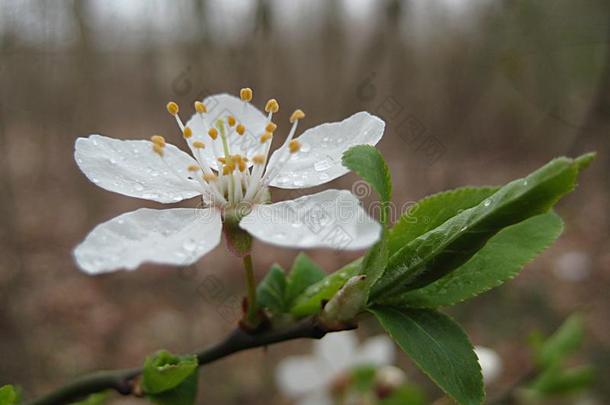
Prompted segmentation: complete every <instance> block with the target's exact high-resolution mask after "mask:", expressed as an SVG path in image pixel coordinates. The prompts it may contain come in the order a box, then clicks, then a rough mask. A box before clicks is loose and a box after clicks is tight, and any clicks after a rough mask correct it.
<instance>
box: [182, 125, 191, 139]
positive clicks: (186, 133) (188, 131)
mask: <svg viewBox="0 0 610 405" xmlns="http://www.w3.org/2000/svg"><path fill="white" fill-rule="evenodd" d="M182 136H184V138H185V139H189V138H190V137H191V136H193V130H192V129H191V128H189V127H184V131H182Z"/></svg>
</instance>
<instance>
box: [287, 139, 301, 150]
mask: <svg viewBox="0 0 610 405" xmlns="http://www.w3.org/2000/svg"><path fill="white" fill-rule="evenodd" d="M288 150H289V151H290V153H297V152H298V151H299V150H301V142H299V141H297V140H296V139H293V140H292V141H290V142H289V143H288Z"/></svg>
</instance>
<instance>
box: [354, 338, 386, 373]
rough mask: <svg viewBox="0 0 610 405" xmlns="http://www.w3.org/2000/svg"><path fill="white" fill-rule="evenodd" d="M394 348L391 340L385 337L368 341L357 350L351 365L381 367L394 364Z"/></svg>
mask: <svg viewBox="0 0 610 405" xmlns="http://www.w3.org/2000/svg"><path fill="white" fill-rule="evenodd" d="M394 353H395V347H394V343H392V339H390V338H389V337H387V336H385V335H380V336H375V337H372V338H370V339H368V340H367V341H366V342H365V343H364V344H363V345H362V346H360V347H359V348H358V352H357V353H356V356H354V360H353V363H352V364H353V365H354V366H360V365H371V366H383V365H389V364H392V363H393V362H394Z"/></svg>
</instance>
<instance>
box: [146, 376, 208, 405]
mask: <svg viewBox="0 0 610 405" xmlns="http://www.w3.org/2000/svg"><path fill="white" fill-rule="evenodd" d="M198 374H199V373H198V371H197V370H195V371H193V372H192V373H191V374H190V375H189V376H188V377H186V379H184V380H183V381H182V382H181V383H180V384H179V385H178V386H177V387H175V388H173V389H171V390H169V391H164V392H161V393H159V394H151V395H149V396H148V398H149V399H150V400H151V401H152V402H154V403H156V404H159V405H193V404H194V403H195V400H196V399H197V385H198V384H197V383H198V381H197V377H198Z"/></svg>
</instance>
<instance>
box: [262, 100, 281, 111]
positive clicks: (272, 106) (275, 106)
mask: <svg viewBox="0 0 610 405" xmlns="http://www.w3.org/2000/svg"><path fill="white" fill-rule="evenodd" d="M279 110H280V104H279V103H278V102H277V100H276V99H274V98H272V99H269V101H267V104H265V112H268V113H276V112H278V111H279Z"/></svg>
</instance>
